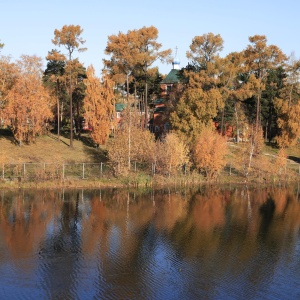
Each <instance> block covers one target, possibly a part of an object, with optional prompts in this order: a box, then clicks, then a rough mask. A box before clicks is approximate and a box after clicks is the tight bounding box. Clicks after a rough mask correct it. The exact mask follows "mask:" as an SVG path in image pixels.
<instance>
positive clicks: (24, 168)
mask: <svg viewBox="0 0 300 300" xmlns="http://www.w3.org/2000/svg"><path fill="white" fill-rule="evenodd" d="M25 165H26V164H25V163H24V164H23V177H24V178H25V173H26V167H25ZM20 175H21V174H20Z"/></svg>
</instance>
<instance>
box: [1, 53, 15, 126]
mask: <svg viewBox="0 0 300 300" xmlns="http://www.w3.org/2000/svg"><path fill="white" fill-rule="evenodd" d="M18 75H19V72H18V67H17V65H16V64H15V63H12V62H11V60H10V58H9V57H6V56H1V57H0V127H1V126H3V124H4V123H6V124H7V123H8V115H6V113H5V111H4V109H5V107H6V106H7V104H8V98H7V95H8V93H9V91H10V90H11V89H12V87H13V86H14V84H15V83H16V80H17V77H18Z"/></svg>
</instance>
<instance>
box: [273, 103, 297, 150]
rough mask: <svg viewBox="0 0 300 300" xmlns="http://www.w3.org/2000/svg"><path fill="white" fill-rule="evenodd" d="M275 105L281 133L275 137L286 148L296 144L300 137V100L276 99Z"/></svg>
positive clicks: (280, 145)
mask: <svg viewBox="0 0 300 300" xmlns="http://www.w3.org/2000/svg"><path fill="white" fill-rule="evenodd" d="M274 105H275V107H276V110H277V112H278V119H277V125H278V128H279V135H278V136H277V137H276V138H275V140H276V142H277V144H278V145H279V147H284V148H285V147H288V146H292V145H295V144H296V142H297V140H298V138H299V137H300V120H299V115H300V100H297V101H296V102H295V103H289V101H287V100H283V99H276V100H275V101H274Z"/></svg>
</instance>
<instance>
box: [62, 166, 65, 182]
mask: <svg viewBox="0 0 300 300" xmlns="http://www.w3.org/2000/svg"><path fill="white" fill-rule="evenodd" d="M62 167H63V168H62V178H63V179H65V164H63V166H62Z"/></svg>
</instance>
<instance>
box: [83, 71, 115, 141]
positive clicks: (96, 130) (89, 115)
mask: <svg viewBox="0 0 300 300" xmlns="http://www.w3.org/2000/svg"><path fill="white" fill-rule="evenodd" d="M84 84H85V86H86V93H85V97H84V109H85V114H84V117H85V120H86V122H88V123H89V124H90V125H91V126H92V132H91V138H92V139H93V141H94V142H95V143H97V144H100V145H102V144H105V143H106V141H107V139H108V137H109V133H110V130H111V128H112V127H113V126H112V125H113V124H112V123H113V118H114V110H115V109H114V93H113V81H112V80H110V79H109V78H108V76H105V77H104V78H103V81H102V82H101V80H100V79H99V78H98V77H97V76H96V75H95V70H94V68H93V66H90V67H88V69H87V78H86V79H85V80H84Z"/></svg>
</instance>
